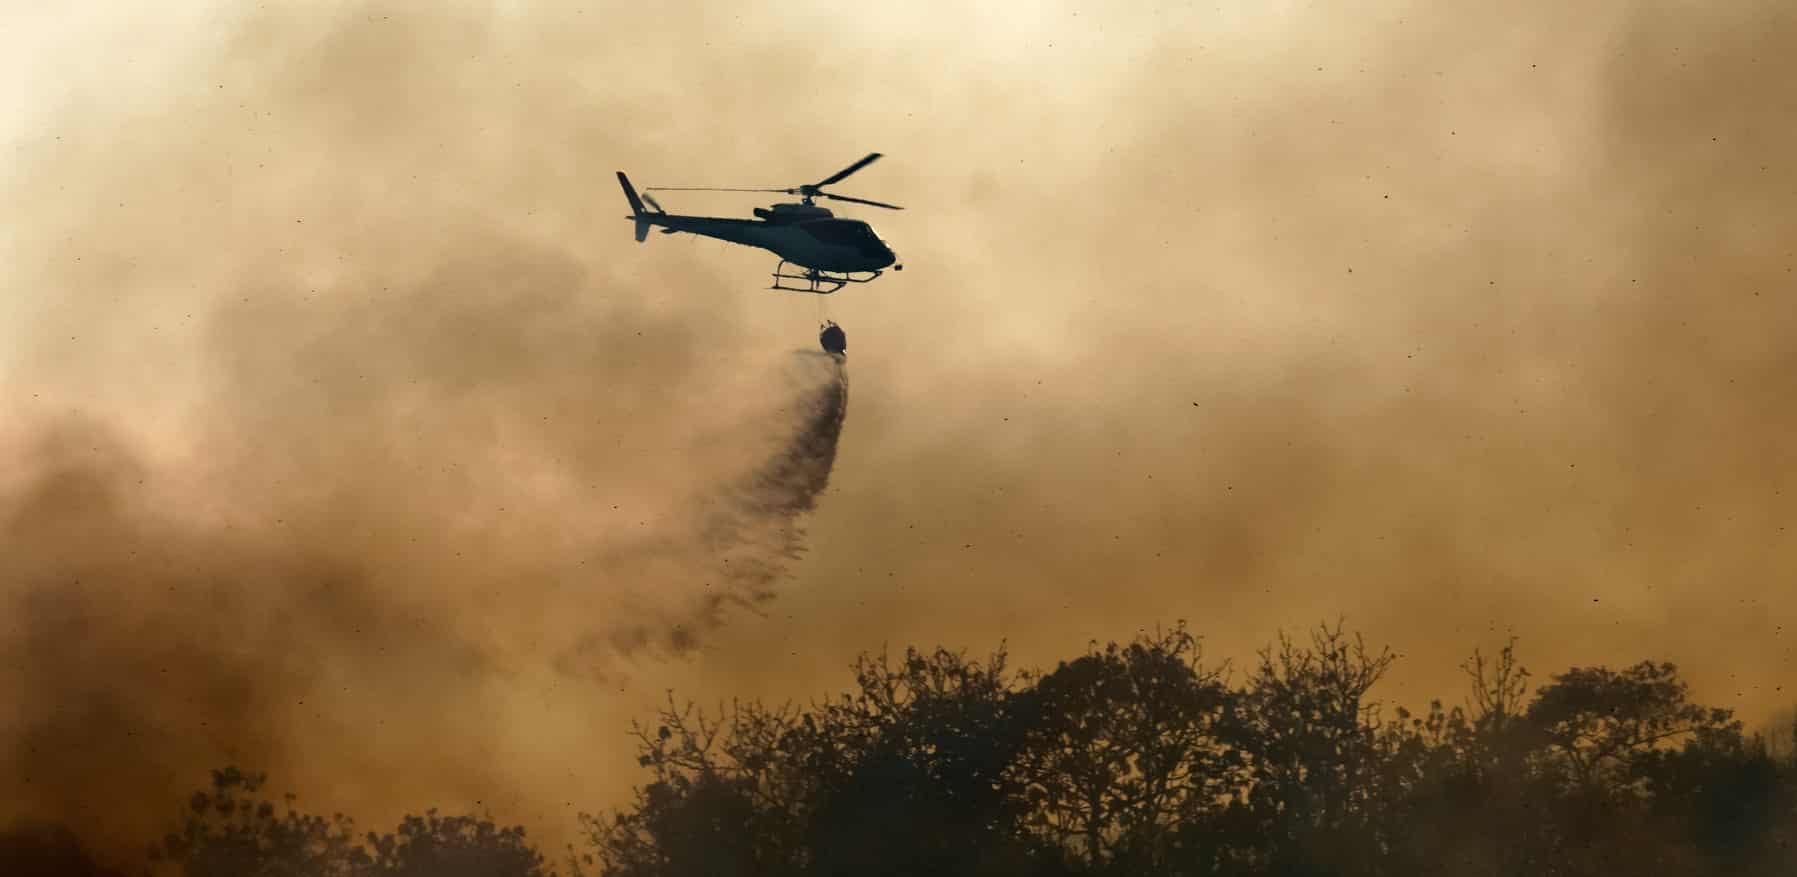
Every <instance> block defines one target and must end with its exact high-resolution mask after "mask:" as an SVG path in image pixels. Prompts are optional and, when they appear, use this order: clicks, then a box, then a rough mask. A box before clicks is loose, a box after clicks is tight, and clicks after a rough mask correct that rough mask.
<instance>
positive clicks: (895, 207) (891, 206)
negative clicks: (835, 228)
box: [818, 192, 905, 210]
mask: <svg viewBox="0 0 1797 877" xmlns="http://www.w3.org/2000/svg"><path fill="white" fill-rule="evenodd" d="M818 194H819V195H822V196H823V197H825V198H833V199H835V200H837V201H852V202H854V203H856V204H872V205H873V206H875V207H884V208H886V209H887V210H903V209H905V208H903V207H900V206H898V205H897V204H887V203H886V202H884V201H869V200H867V199H866V198H850V197H849V196H847V195H832V194H830V193H829V192H819V193H818Z"/></svg>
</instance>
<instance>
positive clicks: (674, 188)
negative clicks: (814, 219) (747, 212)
mask: <svg viewBox="0 0 1797 877" xmlns="http://www.w3.org/2000/svg"><path fill="white" fill-rule="evenodd" d="M643 191H645V192H779V193H782V194H785V195H791V194H793V190H791V189H721V188H718V187H715V186H644V187H643Z"/></svg>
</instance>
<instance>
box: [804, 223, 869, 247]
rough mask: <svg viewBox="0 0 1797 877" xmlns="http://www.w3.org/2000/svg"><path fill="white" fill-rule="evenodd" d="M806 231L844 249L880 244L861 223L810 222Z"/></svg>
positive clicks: (806, 226) (806, 225) (806, 224)
mask: <svg viewBox="0 0 1797 877" xmlns="http://www.w3.org/2000/svg"><path fill="white" fill-rule="evenodd" d="M805 230H806V231H808V232H810V233H811V236H812V237H814V238H817V239H818V240H820V241H822V242H824V243H826V244H833V245H835V246H842V247H861V246H866V245H868V244H878V243H880V238H879V237H878V236H876V235H875V234H874V233H873V230H872V229H869V228H868V227H867V226H865V225H862V224H861V223H859V222H833V221H827V220H826V221H824V222H808V223H805Z"/></svg>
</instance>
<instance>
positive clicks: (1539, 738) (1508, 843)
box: [0, 624, 1797, 877]
mask: <svg viewBox="0 0 1797 877" xmlns="http://www.w3.org/2000/svg"><path fill="white" fill-rule="evenodd" d="M1199 646H1200V642H1199V639H1198V638H1197V637H1196V636H1195V635H1194V634H1193V633H1191V632H1190V631H1188V630H1187V629H1186V627H1185V626H1184V625H1183V624H1181V625H1176V626H1174V627H1173V628H1171V629H1166V630H1159V631H1155V632H1152V633H1144V634H1142V635H1140V636H1139V637H1137V638H1136V639H1135V640H1133V641H1130V642H1128V643H1109V644H1106V645H1104V646H1102V647H1101V646H1098V645H1097V644H1094V645H1093V646H1092V647H1090V648H1089V649H1088V650H1087V651H1086V652H1085V653H1084V654H1081V655H1078V656H1076V657H1074V658H1072V659H1070V660H1066V661H1063V662H1060V663H1059V664H1057V665H1056V666H1055V667H1054V668H1053V669H1052V670H1051V671H1047V672H1038V671H1030V670H1018V669H1014V668H1012V667H1011V666H1010V664H1009V661H1008V657H1007V655H1006V654H1005V652H1004V650H1003V649H1002V648H1001V649H999V650H998V651H997V652H994V653H993V654H991V655H989V656H987V657H984V658H970V657H968V656H966V654H965V653H959V652H951V651H948V650H944V649H935V650H927V651H926V650H918V649H907V650H906V651H905V652H904V654H903V655H901V656H897V657H891V656H887V655H879V656H864V657H863V658H862V659H860V660H859V661H858V662H857V663H856V664H855V665H854V667H853V668H852V670H853V679H854V683H853V685H852V686H851V687H850V688H849V689H848V690H846V691H843V692H840V693H838V694H835V695H832V696H829V697H825V698H822V699H820V700H817V701H814V702H812V703H810V704H807V705H803V706H801V705H796V704H785V705H768V704H764V703H760V702H756V701H739V702H735V703H732V704H729V705H728V706H726V707H724V708H723V709H722V710H721V711H717V710H714V711H711V712H709V713H708V712H706V711H704V710H700V709H698V708H696V707H694V706H692V705H690V704H683V703H682V702H680V701H679V700H677V699H676V698H675V697H673V696H672V695H670V697H669V700H668V704H667V706H666V707H665V708H664V709H663V710H661V711H660V713H659V715H657V716H656V717H655V718H654V719H653V720H652V721H649V722H647V723H645V724H639V725H637V727H636V730H635V734H634V737H635V740H636V749H637V753H638V762H639V764H640V765H641V767H642V768H643V770H644V771H645V773H646V777H645V778H644V780H643V782H642V784H641V785H640V787H639V788H638V791H637V794H636V799H635V802H634V803H633V804H631V805H629V806H627V807H624V808H623V809H621V810H619V811H617V812H607V813H603V814H597V815H583V816H581V823H582V832H581V834H582V839H581V841H579V842H577V843H576V844H574V845H573V846H571V847H570V848H569V849H567V850H566V851H565V852H564V853H562V854H559V855H546V854H545V853H544V851H542V850H540V849H538V848H537V847H536V846H535V845H534V843H533V841H532V840H531V839H530V836H529V835H527V833H526V832H525V830H524V829H523V828H521V827H516V826H513V827H506V826H504V825H502V824H500V823H497V822H495V821H494V820H493V819H492V818H491V817H489V816H462V815H457V816H445V815H441V814H439V813H437V812H436V811H434V810H433V811H427V812H426V813H425V815H423V816H408V817H406V818H405V819H404V820H403V821H402V822H401V824H400V825H399V827H398V829H397V830H396V831H394V832H389V833H385V834H382V833H373V832H363V833H358V832H357V830H356V828H355V826H354V823H353V822H352V821H351V820H350V819H348V818H347V817H344V816H341V815H336V816H332V817H329V818H324V817H320V816H315V815H311V814H310V813H308V812H306V811H305V810H304V808H303V807H300V806H299V805H298V804H296V802H294V801H292V800H291V799H289V800H288V801H287V802H286V803H285V804H276V803H274V802H273V801H271V800H269V799H268V798H267V797H266V796H265V795H262V794H259V793H260V792H262V790H263V779H264V778H263V777H261V776H257V775H252V774H246V773H244V772H242V771H239V770H237V769H234V768H233V769H226V770H221V771H217V772H215V773H214V774H213V779H212V786H211V788H209V789H206V790H204V791H200V792H197V793H195V794H194V795H193V796H192V797H191V799H190V800H189V801H187V802H186V807H185V812H184V815H183V816H181V817H180V819H179V820H177V821H176V823H175V824H174V825H173V826H172V827H171V830H170V831H168V833H167V836H166V838H165V839H164V840H163V841H162V842H161V843H160V844H159V845H158V847H157V849H156V851H155V854H154V859H155V862H154V866H153V867H154V868H156V869H160V872H161V873H168V874H179V875H184V877H227V875H232V877H236V875H276V874H279V875H291V877H299V875H321V877H324V875H328V877H364V875H366V877H375V875H396V877H397V875H418V877H423V875H426V874H440V875H446V877H463V875H467V877H474V875H485V877H547V875H550V874H551V873H556V872H560V873H564V874H570V875H573V874H585V875H595V877H727V875H744V877H747V875H843V877H847V875H886V874H890V875H914V874H942V875H951V877H953V875H967V877H973V875H992V877H1010V875H1055V877H1073V875H1117V877H1122V875H1224V874H1229V875H1311V874H1316V875H1321V874H1329V875H1400V874H1445V875H1456V877H1460V875H1468V877H1474V875H1494V877H1495V875H1522V874H1530V875H1537V874H1539V875H1567V877H1587V875H1588V877H1600V875H1611V874H1640V875H1743V877H1760V875H1765V877H1772V875H1780V874H1789V873H1792V870H1791V869H1792V868H1794V867H1797V758H1793V757H1791V756H1789V755H1779V754H1776V752H1777V751H1780V750H1776V748H1775V747H1773V746H1771V745H1769V744H1771V743H1772V741H1769V740H1768V739H1766V738H1765V737H1763V736H1761V735H1758V734H1751V735H1750V734H1745V733H1743V729H1742V726H1741V723H1740V722H1739V721H1737V720H1735V719H1734V718H1733V716H1732V714H1731V713H1730V711H1729V710H1727V709H1721V708H1714V707H1709V706H1704V705H1701V704H1698V703H1694V702H1692V701H1691V700H1690V698H1689V697H1688V692H1687V688H1686V685H1685V683H1684V681H1683V680H1682V679H1681V678H1680V676H1679V673H1678V670H1677V668H1676V667H1673V666H1672V665H1669V664H1664V663H1656V662H1652V661H1643V662H1640V663H1637V664H1634V665H1631V666H1627V667H1623V668H1620V669H1617V668H1609V667H1572V668H1568V669H1567V670H1565V671H1564V672H1560V673H1556V674H1552V675H1550V676H1548V677H1546V678H1545V679H1535V678H1534V677H1532V676H1531V674H1530V672H1529V671H1528V670H1527V669H1526V668H1525V667H1524V666H1523V665H1522V664H1521V663H1520V660H1519V658H1518V656H1517V653H1516V651H1515V644H1514V643H1512V644H1510V645H1506V646H1505V647H1504V648H1503V649H1502V650H1501V651H1500V652H1499V653H1498V654H1496V655H1483V654H1479V653H1476V652H1475V653H1474V655H1473V656H1472V657H1471V658H1470V659H1468V660H1467V661H1466V662H1465V663H1464V664H1462V666H1461V668H1460V669H1461V671H1462V672H1463V673H1464V675H1465V681H1466V683H1467V687H1466V691H1465V694H1464V696H1463V697H1461V698H1457V699H1456V700H1455V701H1452V702H1450V701H1442V700H1436V701H1432V702H1431V703H1429V704H1428V706H1427V708H1426V709H1423V710H1421V711H1415V712H1413V711H1411V710H1408V709H1405V708H1404V707H1401V706H1397V705H1393V704H1389V703H1386V702H1384V701H1383V700H1382V699H1381V698H1380V697H1379V696H1378V695H1377V693H1376V690H1377V687H1378V683H1379V681H1380V679H1381V678H1382V677H1383V676H1384V675H1385V673H1386V672H1387V670H1388V669H1389V668H1390V667H1391V666H1392V664H1393V662H1394V660H1395V658H1394V656H1393V655H1392V653H1390V652H1389V651H1386V650H1378V649H1373V648H1370V647H1368V645H1367V644H1366V643H1365V641H1364V640H1363V639H1362V638H1361V637H1359V636H1356V635H1353V634H1350V633H1348V632H1346V631H1345V630H1344V629H1343V627H1342V626H1340V625H1336V626H1330V625H1322V626H1319V627H1317V628H1316V629H1314V630H1312V631H1311V632H1310V633H1309V634H1308V636H1304V637H1297V638H1292V637H1285V636H1281V637H1280V638H1279V640H1278V641H1277V642H1276V643H1275V644H1273V645H1272V646H1270V647H1268V648H1266V649H1264V650H1263V651H1262V652H1261V653H1260V654H1259V655H1258V657H1257V659H1256V660H1255V661H1253V662H1251V663H1250V664H1249V665H1247V666H1245V667H1242V668H1231V667H1228V666H1221V665H1218V666H1213V665H1209V664H1206V663H1205V662H1204V660H1203V656H1202V653H1201V650H1200V648H1199ZM1780 730H1783V731H1784V732H1785V733H1789V729H1788V728H1784V729H1780ZM1789 742H1790V741H1783V742H1782V745H1784V746H1786V747H1787V748H1786V749H1784V750H1782V751H1784V752H1788V751H1789V749H1788V745H1789ZM76 828H77V829H79V826H76ZM0 849H3V850H4V853H5V854H6V855H9V856H12V857H14V858H13V861H15V862H18V863H31V862H36V863H39V864H40V865H42V864H44V863H50V864H54V865H56V866H57V867H60V868H74V869H75V870H71V871H63V872H61V873H69V874H71V875H85V874H100V873H102V872H101V871H100V870H99V869H98V867H96V866H92V865H91V864H88V865H85V866H84V865H83V859H82V856H83V852H82V851H81V849H80V847H79V844H78V843H76V842H75V841H74V839H73V837H72V836H70V835H68V834H66V833H59V832H58V831H55V830H49V831H45V830H37V831H17V832H14V833H13V834H11V835H9V836H8V837H7V839H6V840H5V843H4V846H3V847H0ZM32 857H34V858H32ZM81 867H86V868H87V870H81ZM9 873H33V874H34V873H50V872H49V871H41V872H32V871H24V872H9ZM121 873H124V872H121ZM130 873H135V872H134V871H132V872H130Z"/></svg>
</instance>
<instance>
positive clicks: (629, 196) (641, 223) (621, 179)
mask: <svg viewBox="0 0 1797 877" xmlns="http://www.w3.org/2000/svg"><path fill="white" fill-rule="evenodd" d="M618 185H620V186H623V187H624V198H625V199H626V200H628V201H629V202H630V218H631V219H634V220H636V242H637V243H639V244H640V243H642V242H643V241H645V240H648V238H649V223H648V222H647V221H646V220H644V219H643V218H642V216H643V214H645V213H647V212H648V211H647V210H644V209H643V199H641V198H638V197H637V196H636V188H635V187H634V186H632V185H630V178H629V177H627V176H624V172H623V171H618Z"/></svg>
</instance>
